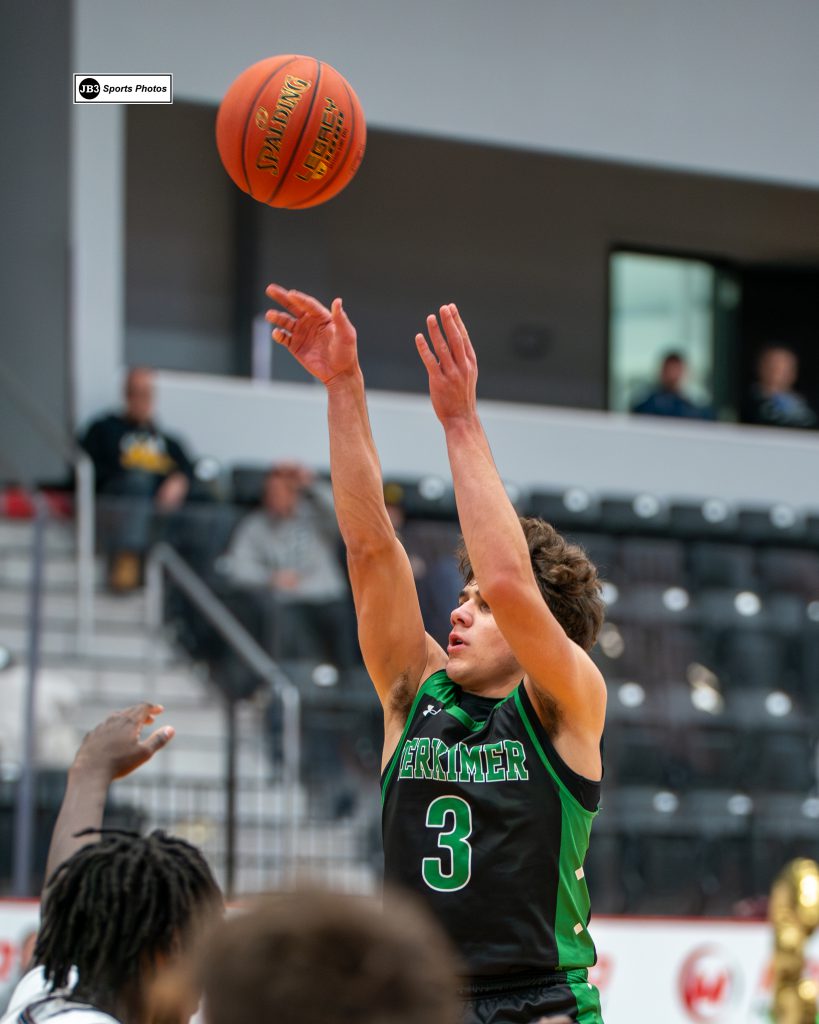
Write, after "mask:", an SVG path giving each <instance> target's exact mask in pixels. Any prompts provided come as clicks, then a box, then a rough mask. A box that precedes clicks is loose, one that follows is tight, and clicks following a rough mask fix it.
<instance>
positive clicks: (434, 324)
mask: <svg viewBox="0 0 819 1024" xmlns="http://www.w3.org/2000/svg"><path fill="white" fill-rule="evenodd" d="M427 332H428V333H429V340H430V343H431V345H432V347H433V348H434V350H435V354H436V355H437V356H438V361H439V362H440V364H441V367H442V368H443V369H444V370H446V368H447V366H451V365H452V353H451V351H450V349H449V344H448V342H447V341H446V340H445V339H444V336H443V334H442V333H441V328H440V326H439V324H438V318H437V317H436V316H434V315H433V314H432V313H430V315H429V316H428V317H427Z"/></svg>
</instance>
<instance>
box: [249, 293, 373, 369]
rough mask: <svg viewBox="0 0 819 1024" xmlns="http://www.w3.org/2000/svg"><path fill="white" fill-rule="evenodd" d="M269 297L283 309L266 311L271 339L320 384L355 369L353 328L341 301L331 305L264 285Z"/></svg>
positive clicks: (335, 301)
mask: <svg viewBox="0 0 819 1024" xmlns="http://www.w3.org/2000/svg"><path fill="white" fill-rule="evenodd" d="M265 293H266V294H267V296H268V298H271V299H273V301H274V302H278V304H279V305H280V306H283V307H284V312H282V311H281V310H278V309H269V310H268V311H267V313H266V314H265V318H266V319H267V321H268V323H271V324H273V325H274V327H273V340H274V341H276V342H278V344H279V345H283V346H284V348H286V349H287V351H288V352H289V353H290V354H291V355H292V356H293V357H294V358H295V359H296V361H297V362H299V363H300V364H301V365H302V366H303V367H304V368H305V370H307V372H308V373H310V374H312V375H313V376H314V377H316V378H317V379H318V380H320V381H321V382H322V384H329V383H331V381H333V380H334V379H335V378H337V377H341V376H344V375H346V374H349V373H354V372H355V371H356V370H357V369H358V349H357V347H356V333H355V328H354V327H353V325H352V324H351V323H350V321H349V319H348V317H347V314H346V313H345V312H344V309H343V307H342V305H341V299H334V300H333V305H332V307H331V308H330V309H327V307H326V306H323V305H322V304H321V303H320V302H319V301H318V299H314V298H313V297H312V295H305V294H304V292H297V291H293V290H289V291H288V289H287V288H282V287H281V285H278V284H270V285H268V286H267V288H266V290H265Z"/></svg>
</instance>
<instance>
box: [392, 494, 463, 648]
mask: <svg viewBox="0 0 819 1024" xmlns="http://www.w3.org/2000/svg"><path fill="white" fill-rule="evenodd" d="M384 504H385V505H386V508H387V515H388V516H389V517H390V522H391V523H392V525H393V529H394V530H395V535H396V536H397V537H398V539H399V540H400V541H401V543H402V544H403V545H404V549H405V550H406V552H407V556H408V557H409V561H410V565H411V566H412V575H413V577H414V578H415V587H416V590H417V591H418V603H419V604H420V606H421V615H422V617H423V620H424V626H425V627H426V630H427V632H428V633H429V635H430V636H431V637H433V638H434V639H435V640H437V641H438V643H439V644H441V645H442V646H443V647H446V645H447V643H448V642H449V640H448V637H449V632H450V629H451V628H452V626H451V623H450V621H449V614H450V612H451V610H452V608H453V607H454V606H455V605H456V604H457V603H458V594H460V592H461V588H462V587H463V579H462V578H461V574H460V572H459V570H458V563H457V561H456V559H455V550H456V549H457V547H458V542H459V541H460V539H461V537H460V530H459V529H458V526H457V524H456V523H455V522H452V523H449V522H438V521H434V520H425V519H407V515H406V512H405V509H404V488H403V487H402V486H401V484H399V483H397V482H395V481H387V482H386V483H385V484H384Z"/></svg>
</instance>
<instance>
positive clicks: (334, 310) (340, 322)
mask: <svg viewBox="0 0 819 1024" xmlns="http://www.w3.org/2000/svg"><path fill="white" fill-rule="evenodd" d="M330 315H331V316H332V318H333V323H334V324H335V325H336V327H340V328H342V329H345V330H350V329H351V328H352V326H353V325H352V324H351V323H350V318H349V317H348V316H347V313H346V312H345V310H344V306H343V304H342V302H341V299H333V305H332V307H331V309H330Z"/></svg>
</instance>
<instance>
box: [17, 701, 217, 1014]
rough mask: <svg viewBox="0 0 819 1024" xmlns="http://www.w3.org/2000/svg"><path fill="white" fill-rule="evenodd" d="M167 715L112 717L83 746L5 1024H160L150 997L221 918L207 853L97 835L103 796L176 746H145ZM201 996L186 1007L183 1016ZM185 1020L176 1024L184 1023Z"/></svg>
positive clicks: (193, 995)
mask: <svg viewBox="0 0 819 1024" xmlns="http://www.w3.org/2000/svg"><path fill="white" fill-rule="evenodd" d="M161 711H162V708H161V707H159V706H157V705H151V704H140V705H137V706H135V707H132V708H128V709H127V710H125V711H121V712H117V713H116V714H113V715H111V716H110V717H109V718H107V719H106V720H105V721H104V722H103V723H102V724H101V725H98V726H97V727H96V729H94V730H93V731H92V732H90V733H89V734H88V736H86V738H85V739H84V740H83V742H82V745H81V746H80V748H79V750H78V752H77V755H76V757H75V759H74V763H73V765H72V767H71V770H70V772H69V776H68V784H67V787H66V791H65V797H64V799H63V804H62V807H61V809H60V814H59V817H58V819H57V824H56V825H55V827H54V834H53V836H52V840H51V848H50V850H49V858H48V860H49V866H48V879H49V881H48V884H47V888H46V889H45V892H44V894H43V904H42V916H41V923H40V930H39V932H38V935H37V940H36V943H35V946H34V960H33V964H34V967H33V969H32V970H30V971H28V973H27V974H26V975H25V976H24V977H23V979H22V981H21V982H20V983H19V985H18V986H17V988H16V989H15V991H14V993H13V994H12V997H11V999H10V1001H9V1006H8V1010H7V1012H6V1016H5V1017H3V1019H2V1024H12V1022H16V1021H27V1022H30V1024H35V1022H45V1021H48V1020H51V1019H53V1018H54V1017H57V1016H59V1018H60V1019H61V1020H63V1019H65V1016H64V1015H65V1014H67V1013H70V1017H71V1020H72V1021H73V1022H74V1024H120V1022H121V1024H154V1022H155V1019H156V1018H155V1014H154V1010H153V1006H152V993H153V991H154V988H155V986H157V984H159V983H161V980H162V978H163V976H165V975H166V973H167V972H173V973H174V974H176V971H177V969H178V967H179V964H180V963H181V961H182V959H183V957H184V955H185V954H186V953H187V951H188V949H189V947H190V944H191V943H192V941H193V938H194V933H195V931H196V930H197V929H198V928H199V927H200V926H201V925H202V924H203V923H206V922H208V921H210V920H212V919H213V917H214V916H217V917H218V915H219V914H220V913H221V911H222V898H221V894H220V892H219V888H218V886H217V884H216V882H215V881H214V879H213V876H212V874H211V872H210V868H209V867H208V865H207V863H206V862H205V859H204V858H203V856H202V854H201V853H200V852H199V851H198V850H197V849H196V847H194V846H191V845H190V844H189V843H186V842H185V841H184V840H182V839H177V838H175V837H173V836H169V835H166V834H165V833H164V832H160V831H156V832H153V833H151V835H149V836H146V837H144V838H143V837H140V836H138V835H134V834H132V833H127V832H121V831H118V830H112V831H111V832H105V830H103V829H102V827H101V826H102V815H103V808H104V806H105V800H106V796H107V794H108V788H109V786H110V784H111V782H112V781H113V780H114V779H115V778H121V777H122V776H123V775H128V774H129V773H130V772H132V771H134V770H135V769H136V768H138V767H139V766H140V765H141V764H144V763H145V762H146V761H148V760H149V759H150V758H151V757H153V756H154V754H155V753H156V752H157V751H158V750H160V749H161V748H162V747H164V746H165V745H166V744H167V743H168V742H169V740H170V739H171V738H172V737H173V729H172V728H170V727H166V728H164V729H157V730H156V731H155V732H153V733H152V734H151V735H150V736H149V737H147V739H145V740H142V739H140V733H141V732H142V729H143V727H144V726H146V725H150V724H151V723H152V722H153V721H154V716H155V715H157V714H159V713H160V712H161ZM197 1001H198V993H197V992H194V991H192V990H191V991H185V992H184V993H183V994H182V995H181V996H180V1001H179V1003H180V1006H181V1005H183V1004H184V1008H185V1010H186V1014H187V1015H188V1016H189V1015H191V1014H192V1013H193V1012H194V1010H195V1009H196V1005H197ZM182 1019H183V1018H180V1021H181V1020H182Z"/></svg>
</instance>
